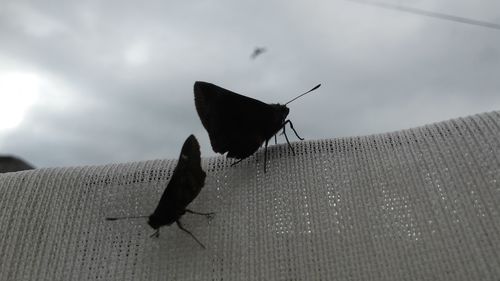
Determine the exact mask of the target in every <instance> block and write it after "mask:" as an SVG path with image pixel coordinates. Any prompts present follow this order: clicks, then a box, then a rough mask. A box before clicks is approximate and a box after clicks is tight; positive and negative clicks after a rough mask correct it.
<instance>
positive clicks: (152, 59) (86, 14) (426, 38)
mask: <svg viewBox="0 0 500 281" xmlns="http://www.w3.org/2000/svg"><path fill="white" fill-rule="evenodd" d="M384 1H385V2H384V3H390V4H397V5H404V6H407V7H411V8H415V9H422V10H426V11H432V12H438V13H444V14H449V15H454V16H458V17H464V18H469V19H474V20H481V21H486V22H491V23H497V24H499V23H500V1H498V0H474V1H471V0H469V1H465V0H439V1H437V0H384ZM0 2H1V8H0V154H15V155H18V156H20V157H22V158H24V159H26V160H27V161H28V162H30V163H32V164H33V165H35V166H37V167H49V166H70V165H71V166H75V165H89V164H90V165H92V164H105V163H118V162H129V161H139V160H147V159H158V158H177V157H178V154H179V151H180V148H181V146H182V143H183V142H184V140H185V139H186V138H187V136H188V135H189V134H191V133H194V134H195V135H196V136H197V137H198V139H199V140H200V142H201V144H202V155H203V156H211V155H214V154H213V152H212V150H211V147H210V144H209V142H208V135H207V133H206V131H205V130H204V128H203V127H202V125H201V122H200V121H199V118H198V115H197V113H196V110H195V107H194V102H193V83H194V82H195V81H197V80H201V81H207V82H211V83H215V84H217V85H219V86H222V87H224V88H227V89H230V90H233V91H236V92H238V93H241V94H244V95H247V96H251V97H253V98H257V99H260V100H262V101H264V102H268V103H276V102H285V101H287V100H289V99H290V98H292V97H294V96H295V95H297V94H300V93H301V92H304V91H306V90H308V89H310V88H311V87H313V86H314V85H316V84H317V83H322V84H323V86H322V87H321V88H320V89H318V90H317V91H315V92H313V93H312V94H310V95H308V96H305V97H303V98H301V99H299V100H297V101H295V102H294V103H292V104H290V105H289V107H290V115H289V118H290V119H291V120H292V121H293V122H294V125H295V128H296V129H297V131H298V132H299V133H300V134H301V135H302V136H303V137H305V138H306V139H321V138H335V137H345V136H357V135H366V134H373V133H383V132H388V131H394V130H400V129H405V128H411V127H414V126H420V125H424V124H427V123H431V122H437V121H442V120H446V119H449V118H455V117H460V116H466V115H470V114H475V113H480V112H484V111H491V110H499V109H500V75H499V74H500V30H498V29H493V28H485V27H481V26H475V25H469V24H464V23H458V22H453V21H449V20H442V19H436V18H431V17H426V16H422V15H415V14H411V13H407V12H403V11H395V10H390V9H384V8H380V7H375V6H370V5H363V4H360V3H356V2H349V1H345V0H335V1H273V0H266V1H246V2H242V1H230V0H224V1H208V0H206V1H132V0H119V1H118V0H117V1H98V0H95V1H62V0H56V1H54V0H51V1H48V0H47V1H45V0H33V1H17V0H16V1H8V0H7V1H6V0H0ZM256 46H264V47H266V48H267V51H266V52H265V53H263V54H261V55H260V56H258V57H257V58H256V59H255V60H252V59H250V55H251V54H252V52H253V50H254V48H255V47H256ZM290 137H291V138H293V139H294V136H293V134H292V135H290ZM294 140H296V139H294ZM281 141H283V140H281Z"/></svg>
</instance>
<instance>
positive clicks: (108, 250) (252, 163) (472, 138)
mask: <svg viewBox="0 0 500 281" xmlns="http://www.w3.org/2000/svg"><path fill="white" fill-rule="evenodd" d="M292 145H293V147H294V149H295V152H296V154H295V155H293V154H292V152H291V150H290V149H289V148H288V147H287V145H286V144H280V145H276V146H271V147H269V150H268V152H269V155H268V163H267V173H264V172H263V163H262V161H263V158H264V155H263V150H262V149H261V150H259V151H258V152H257V153H256V154H255V155H253V156H251V157H249V158H248V159H246V160H244V161H243V162H241V163H239V164H238V165H236V166H233V167H231V166H230V164H231V163H232V162H233V161H232V160H226V159H225V158H224V157H223V156H221V157H211V158H203V159H202V166H203V168H204V170H205V171H206V172H207V179H206V185H205V187H204V188H203V189H202V191H201V193H200V195H199V196H198V197H197V198H196V199H195V200H194V201H193V203H192V204H191V205H190V206H189V207H190V208H191V209H192V210H196V211H199V212H215V213H216V214H215V217H214V218H213V219H212V220H210V221H207V219H206V218H205V217H203V216H196V215H193V214H186V215H184V216H183V217H182V219H181V221H182V222H183V225H184V227H185V228H186V229H189V230H190V231H191V232H192V233H193V234H194V235H196V237H197V238H198V239H199V240H200V241H202V242H203V243H204V244H205V246H206V249H202V248H201V247H200V246H199V245H198V244H197V243H196V242H195V241H194V240H193V239H192V238H191V237H190V236H189V235H187V234H186V233H184V232H182V231H181V230H180V229H179V228H177V226H176V225H175V224H174V225H171V226H168V227H163V228H161V230H160V237H159V238H151V237H150V235H151V234H152V233H153V230H152V229H151V228H150V227H149V226H148V225H147V222H146V219H133V220H120V221H106V220H105V217H108V216H133V215H149V214H151V213H152V212H153V210H154V208H155V207H156V204H157V203H158V201H159V199H160V196H161V194H162V192H163V190H164V188H165V187H166V185H167V183H168V181H169V178H170V176H171V174H172V170H173V168H174V167H175V164H176V161H177V160H176V159H174V160H152V161H146V162H138V163H125V164H116V165H115V164H113V165H104V166H86V167H72V168H44V169H35V170H30V171H22V172H15V173H6V174H1V175H0V280H9V281H10V280H398V281H399V280H499V279H500V232H499V230H500V213H499V210H500V207H499V206H500V111H499V112H491V113H483V114H479V115H474V116H470V117H466V118H459V119H454V120H450V121H445V122H440V123H436V124H431V125H427V126H423V127H418V128H414V129H409V130H402V131H398V132H394V133H386V134H377V135H370V136H363V137H352V138H337V139H325V140H312V141H300V142H295V143H292ZM180 147H181V144H179V149H180ZM202 154H203V152H202Z"/></svg>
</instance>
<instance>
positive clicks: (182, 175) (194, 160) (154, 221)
mask: <svg viewBox="0 0 500 281" xmlns="http://www.w3.org/2000/svg"><path fill="white" fill-rule="evenodd" d="M205 178H206V173H205V172H204V171H203V169H202V168H201V156H200V145H199V143H198V141H197V140H196V138H195V136H194V135H190V136H189V137H188V138H187V139H186V141H185V142H184V145H183V146H182V150H181V155H180V156H179V161H178V162H177V166H176V167H175V169H174V172H173V174H172V177H171V178H170V182H169V183H168V185H167V188H166V189H165V191H164V192H163V195H162V196H161V199H160V202H159V203H158V206H157V207H156V209H155V210H154V212H153V214H151V215H150V216H135V217H114V218H106V220H111V221H113V220H118V219H127V218H145V217H147V218H148V224H149V226H151V227H152V228H153V229H155V230H156V231H155V232H154V233H153V234H152V235H151V237H153V236H155V237H158V236H159V235H160V227H162V226H164V225H171V224H173V223H174V222H175V223H176V224H177V226H178V227H179V228H180V229H181V230H182V231H184V232H186V233H187V234H189V235H190V236H191V237H193V239H194V240H195V241H196V242H198V244H200V246H201V247H203V248H205V246H204V245H203V244H202V243H201V242H200V241H199V240H198V239H197V238H196V237H195V236H194V235H193V234H192V233H191V232H190V231H189V230H187V229H185V228H184V226H183V225H182V224H181V222H180V218H181V217H182V216H183V215H184V214H185V213H191V214H195V215H203V216H206V217H207V218H209V219H210V218H211V217H212V215H213V214H214V213H200V212H196V211H192V210H190V209H187V205H189V203H191V202H192V201H193V200H194V199H195V198H196V196H198V194H199V193H200V191H201V189H202V188H203V186H204V185H205Z"/></svg>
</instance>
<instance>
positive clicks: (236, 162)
mask: <svg viewBox="0 0 500 281" xmlns="http://www.w3.org/2000/svg"><path fill="white" fill-rule="evenodd" d="M244 159H245V158H242V159H240V160H238V161H235V162H234V163H233V164H231V167H232V166H234V165H236V164H238V163H240V162H241V161H243V160H244Z"/></svg>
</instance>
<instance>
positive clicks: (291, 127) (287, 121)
mask: <svg viewBox="0 0 500 281" xmlns="http://www.w3.org/2000/svg"><path fill="white" fill-rule="evenodd" d="M287 123H288V124H290V129H292V131H293V132H294V133H295V135H296V136H297V138H298V139H299V140H304V138H301V137H300V136H299V134H297V131H295V128H294V127H293V124H292V121H290V120H286V121H285V123H284V124H283V126H285V125H286V124H287Z"/></svg>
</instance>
